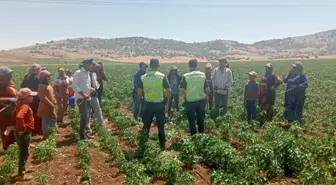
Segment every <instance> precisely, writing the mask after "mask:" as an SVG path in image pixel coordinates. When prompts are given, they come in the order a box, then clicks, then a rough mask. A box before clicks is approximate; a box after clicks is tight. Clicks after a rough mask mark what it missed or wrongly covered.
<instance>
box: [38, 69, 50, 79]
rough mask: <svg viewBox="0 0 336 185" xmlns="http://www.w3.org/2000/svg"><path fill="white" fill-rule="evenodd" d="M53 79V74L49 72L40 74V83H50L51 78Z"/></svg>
mask: <svg viewBox="0 0 336 185" xmlns="http://www.w3.org/2000/svg"><path fill="white" fill-rule="evenodd" d="M50 77H51V73H50V72H49V71H47V70H45V71H41V73H40V81H44V82H50V79H51V78H50Z"/></svg>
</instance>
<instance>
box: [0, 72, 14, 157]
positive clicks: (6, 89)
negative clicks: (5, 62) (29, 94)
mask: <svg viewBox="0 0 336 185" xmlns="http://www.w3.org/2000/svg"><path fill="white" fill-rule="evenodd" d="M12 73H13V71H12V69H10V68H9V67H4V66H2V67H0V120H1V121H0V135H1V141H2V147H3V149H4V150H6V149H7V148H8V147H9V145H11V144H13V143H14V142H15V138H14V132H10V133H9V134H8V135H6V134H5V133H4V132H5V131H6V129H7V128H8V127H10V126H14V127H15V123H14V120H13V119H12V111H13V110H14V107H15V105H14V103H15V102H16V95H17V91H16V89H15V88H14V83H13V81H12Z"/></svg>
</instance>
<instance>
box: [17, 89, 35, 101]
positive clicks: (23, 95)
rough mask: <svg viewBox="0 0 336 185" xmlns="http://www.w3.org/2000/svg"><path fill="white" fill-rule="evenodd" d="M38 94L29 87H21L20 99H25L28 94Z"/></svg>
mask: <svg viewBox="0 0 336 185" xmlns="http://www.w3.org/2000/svg"><path fill="white" fill-rule="evenodd" d="M36 95H37V92H33V91H31V90H30V89H28V88H22V89H20V91H19V93H18V97H19V99H24V98H27V97H28V96H36Z"/></svg>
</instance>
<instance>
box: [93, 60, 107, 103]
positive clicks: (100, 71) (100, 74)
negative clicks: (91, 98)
mask: <svg viewBox="0 0 336 185" xmlns="http://www.w3.org/2000/svg"><path fill="white" fill-rule="evenodd" d="M95 73H96V74H97V81H98V83H99V88H98V89H97V98H98V100H99V105H100V106H102V98H103V93H104V82H103V81H107V78H106V74H105V72H104V65H103V63H102V62H98V64H96V67H95Z"/></svg>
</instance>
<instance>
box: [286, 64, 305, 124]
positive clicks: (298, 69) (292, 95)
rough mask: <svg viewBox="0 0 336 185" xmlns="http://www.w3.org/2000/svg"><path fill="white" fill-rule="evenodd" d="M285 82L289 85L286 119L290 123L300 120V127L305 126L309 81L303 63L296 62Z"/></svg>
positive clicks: (287, 89)
mask: <svg viewBox="0 0 336 185" xmlns="http://www.w3.org/2000/svg"><path fill="white" fill-rule="evenodd" d="M283 81H284V82H285V83H287V88H286V92H285V107H286V109H285V112H284V117H285V118H286V119H287V120H288V122H289V123H291V122H293V121H294V120H298V121H299V123H300V125H301V126H303V124H304V119H303V106H304V103H305V99H306V89H307V88H308V81H307V77H306V75H305V74H303V65H302V63H301V62H295V63H294V64H292V69H291V70H290V72H289V74H288V75H287V77H286V78H284V80H283Z"/></svg>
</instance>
